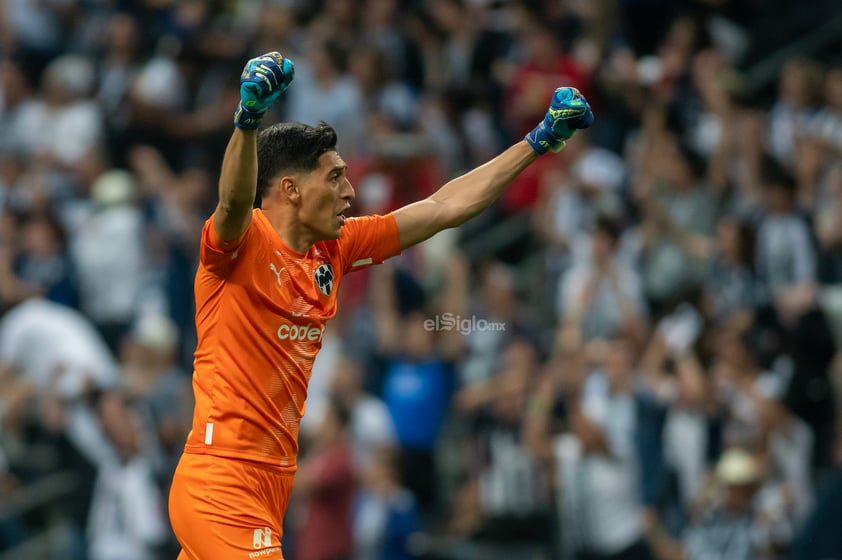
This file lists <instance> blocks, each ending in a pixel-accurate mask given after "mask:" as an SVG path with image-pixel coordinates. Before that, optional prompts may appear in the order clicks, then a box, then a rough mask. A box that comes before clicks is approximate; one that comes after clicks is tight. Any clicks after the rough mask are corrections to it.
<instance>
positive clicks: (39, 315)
mask: <svg viewBox="0 0 842 560" xmlns="http://www.w3.org/2000/svg"><path fill="white" fill-rule="evenodd" d="M0 360H2V361H4V362H6V363H9V364H12V365H14V367H15V368H16V369H17V370H18V371H19V372H20V373H21V374H22V375H24V376H25V377H26V378H27V379H28V380H29V381H30V382H32V383H33V384H34V385H35V386H36V387H38V388H47V387H48V386H52V387H53V388H55V389H57V390H58V392H59V393H60V394H61V395H62V397H64V398H66V399H68V400H72V399H75V398H78V397H79V396H81V394H82V393H83V392H84V390H85V389H86V386H87V385H88V384H89V383H90V384H92V385H93V386H95V387H101V388H107V387H112V386H114V385H116V383H117V381H118V370H117V365H116V362H115V360H114V357H113V356H112V354H111V353H110V351H109V350H108V347H107V346H106V345H105V343H104V342H103V341H102V339H101V338H100V337H99V334H98V333H97V332H96V330H95V329H94V328H93V326H92V325H91V324H90V322H89V321H88V320H87V319H86V318H85V317H84V316H82V315H81V314H80V313H78V312H77V311H75V310H73V309H71V308H69V307H66V306H63V305H60V304H58V303H53V302H51V301H47V300H42V299H31V300H28V301H25V302H23V303H21V304H19V305H17V306H16V307H14V308H13V309H12V310H11V311H9V312H8V313H7V314H6V316H5V317H3V320H2V321H0Z"/></svg>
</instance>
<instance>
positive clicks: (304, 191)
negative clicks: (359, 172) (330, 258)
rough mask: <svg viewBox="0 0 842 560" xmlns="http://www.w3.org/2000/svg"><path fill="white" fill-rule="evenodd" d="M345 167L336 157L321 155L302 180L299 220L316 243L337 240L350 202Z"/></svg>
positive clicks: (348, 183)
mask: <svg viewBox="0 0 842 560" xmlns="http://www.w3.org/2000/svg"><path fill="white" fill-rule="evenodd" d="M346 167H347V164H346V163H345V162H344V161H343V160H342V158H341V157H339V154H337V153H336V152H334V151H330V152H325V153H323V154H322V155H321V157H319V166H318V167H317V168H316V169H314V170H313V171H312V172H310V173H309V174H307V175H305V176H304V177H303V181H302V188H301V206H300V209H299V217H300V219H301V223H302V224H303V225H305V226H306V227H308V228H310V229H311V230H312V231H313V232H314V234H315V236H316V237H317V238H318V239H337V238H338V237H339V229H340V228H341V227H342V226H343V225H344V224H345V213H346V212H347V210H348V209H349V208H350V207H351V203H352V202H353V201H354V196H355V195H354V188H353V187H352V186H351V183H350V182H348V178H347V177H346V175H345V169H346Z"/></svg>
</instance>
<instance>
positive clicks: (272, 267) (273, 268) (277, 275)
mask: <svg viewBox="0 0 842 560" xmlns="http://www.w3.org/2000/svg"><path fill="white" fill-rule="evenodd" d="M269 270H271V271H272V272H273V273H274V274H275V278H277V279H278V286H280V285H281V272H282V271H284V270H286V267H283V266H282V267H281V269H280V270H278V268H277V267H276V266H275V263H269Z"/></svg>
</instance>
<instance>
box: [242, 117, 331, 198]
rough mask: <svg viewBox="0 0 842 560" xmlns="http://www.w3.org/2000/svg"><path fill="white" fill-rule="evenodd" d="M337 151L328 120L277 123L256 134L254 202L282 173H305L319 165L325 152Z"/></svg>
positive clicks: (261, 196)
mask: <svg viewBox="0 0 842 560" xmlns="http://www.w3.org/2000/svg"><path fill="white" fill-rule="evenodd" d="M333 150H336V131H335V130H334V129H333V128H332V127H331V126H330V125H328V124H327V123H324V122H320V123H319V124H318V125H316V126H310V125H306V124H301V123H277V124H273V125H272V126H270V127H268V128H265V129H264V130H262V131H260V134H259V135H258V137H257V201H255V202H256V203H257V202H259V200H260V199H261V198H263V195H264V194H265V190H266V188H267V187H268V186H269V184H270V183H271V182H272V180H273V179H275V178H277V177H278V176H279V175H280V174H282V173H302V172H303V173H307V172H310V171H313V170H314V169H316V168H317V167H318V166H319V158H320V157H321V155H322V154H323V153H325V152H330V151H333Z"/></svg>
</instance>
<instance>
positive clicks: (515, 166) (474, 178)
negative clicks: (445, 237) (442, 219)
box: [430, 141, 538, 227]
mask: <svg viewBox="0 0 842 560" xmlns="http://www.w3.org/2000/svg"><path fill="white" fill-rule="evenodd" d="M537 157H538V155H537V154H536V153H535V151H534V150H533V149H532V147H530V146H529V144H527V143H526V142H525V141H520V142H518V143H517V144H515V145H513V146H512V147H510V148H509V149H507V150H506V151H505V152H503V153H502V154H500V155H499V156H497V157H496V158H494V159H492V160H491V161H489V162H488V163H485V164H483V165H481V166H479V167H477V168H476V169H474V170H472V171H469V172H468V173H466V174H464V175H462V176H460V177H457V178H456V179H453V180H452V181H450V182H448V183H447V184H445V185H444V186H443V187H441V188H440V189H439V190H438V191H436V192H435V193H434V194H433V195H432V196H431V197H430V198H431V199H433V200H434V201H436V202H438V203H440V204H442V205H443V206H445V207H447V208H448V209H449V211H448V220H447V221H448V224H447V225H448V227H455V226H458V225H460V224H462V223H464V222H466V221H468V220H470V219H471V218H473V217H474V216H476V215H477V214H479V213H480V212H482V211H483V210H484V209H485V208H487V207H488V206H489V205H490V204H491V203H492V202H494V201H495V200H497V198H498V197H499V196H500V195H501V194H502V193H503V191H504V190H505V189H506V187H508V186H509V184H510V183H511V182H512V181H513V180H514V179H515V178H516V177H517V176H518V175H520V173H521V172H523V170H524V169H526V168H527V167H528V166H529V165H530V164H531V163H532V162H533V161H535V159H536V158H537Z"/></svg>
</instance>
